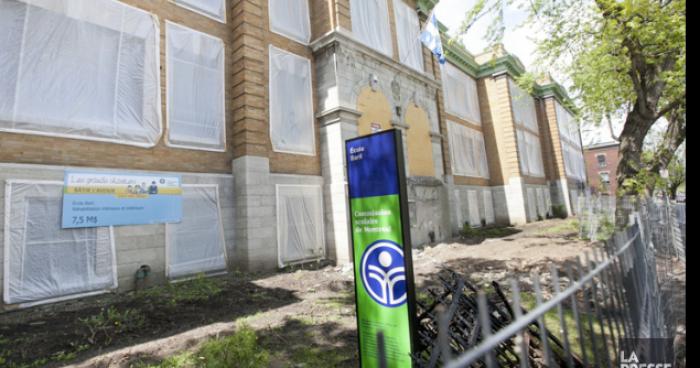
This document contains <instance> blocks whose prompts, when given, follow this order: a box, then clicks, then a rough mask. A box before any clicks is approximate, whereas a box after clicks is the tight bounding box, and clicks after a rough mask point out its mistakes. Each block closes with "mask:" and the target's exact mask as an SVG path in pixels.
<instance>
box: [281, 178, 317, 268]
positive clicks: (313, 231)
mask: <svg viewBox="0 0 700 368" xmlns="http://www.w3.org/2000/svg"><path fill="white" fill-rule="evenodd" d="M323 234H324V228H323V197H322V191H321V187H320V186H317V185H314V186H311V185H308V186H307V185H277V248H278V252H279V253H278V254H279V266H280V267H284V266H286V265H288V264H290V263H296V262H301V261H305V260H311V259H318V258H321V257H323V256H324V255H325V246H324V239H323Z"/></svg>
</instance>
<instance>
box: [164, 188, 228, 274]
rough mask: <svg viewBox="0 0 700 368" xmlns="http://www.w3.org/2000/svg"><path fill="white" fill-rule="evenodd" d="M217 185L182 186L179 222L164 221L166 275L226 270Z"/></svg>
mask: <svg viewBox="0 0 700 368" xmlns="http://www.w3.org/2000/svg"><path fill="white" fill-rule="evenodd" d="M218 191H219V188H218V186H217V185H183V186H182V221H181V222H180V223H172V224H166V235H167V236H166V247H167V252H168V257H167V259H168V269H167V274H168V277H169V278H171V279H173V278H178V277H183V276H189V275H194V274H197V273H200V272H216V271H224V270H226V245H225V241H224V227H223V222H222V221H221V211H220V209H219V193H218Z"/></svg>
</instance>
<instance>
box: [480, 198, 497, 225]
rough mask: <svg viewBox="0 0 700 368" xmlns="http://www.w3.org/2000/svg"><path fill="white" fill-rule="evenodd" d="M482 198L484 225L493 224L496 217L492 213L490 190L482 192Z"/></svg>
mask: <svg viewBox="0 0 700 368" xmlns="http://www.w3.org/2000/svg"><path fill="white" fill-rule="evenodd" d="M482 197H484V218H485V219H486V224H487V225H489V224H493V223H494V222H496V216H495V214H494V212H493V195H492V194H491V191H490V190H484V191H483V192H482Z"/></svg>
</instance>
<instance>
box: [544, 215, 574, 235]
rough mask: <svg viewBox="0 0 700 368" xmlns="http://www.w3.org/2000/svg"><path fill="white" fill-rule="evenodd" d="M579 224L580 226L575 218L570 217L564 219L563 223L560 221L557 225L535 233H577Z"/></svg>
mask: <svg viewBox="0 0 700 368" xmlns="http://www.w3.org/2000/svg"><path fill="white" fill-rule="evenodd" d="M579 226H580V223H579V221H578V220H577V219H570V220H567V221H564V222H563V223H561V224H559V225H556V226H551V227H546V228H544V229H542V230H540V231H538V232H537V234H538V235H553V234H563V233H571V232H575V233H578V231H579Z"/></svg>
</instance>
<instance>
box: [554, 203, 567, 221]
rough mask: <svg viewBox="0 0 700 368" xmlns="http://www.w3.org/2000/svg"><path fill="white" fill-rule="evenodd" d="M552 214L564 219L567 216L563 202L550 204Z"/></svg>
mask: <svg viewBox="0 0 700 368" xmlns="http://www.w3.org/2000/svg"><path fill="white" fill-rule="evenodd" d="M552 214H553V215H554V217H558V218H560V219H565V218H567V217H568V215H567V213H566V206H565V205H563V204H555V205H553V206H552Z"/></svg>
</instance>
